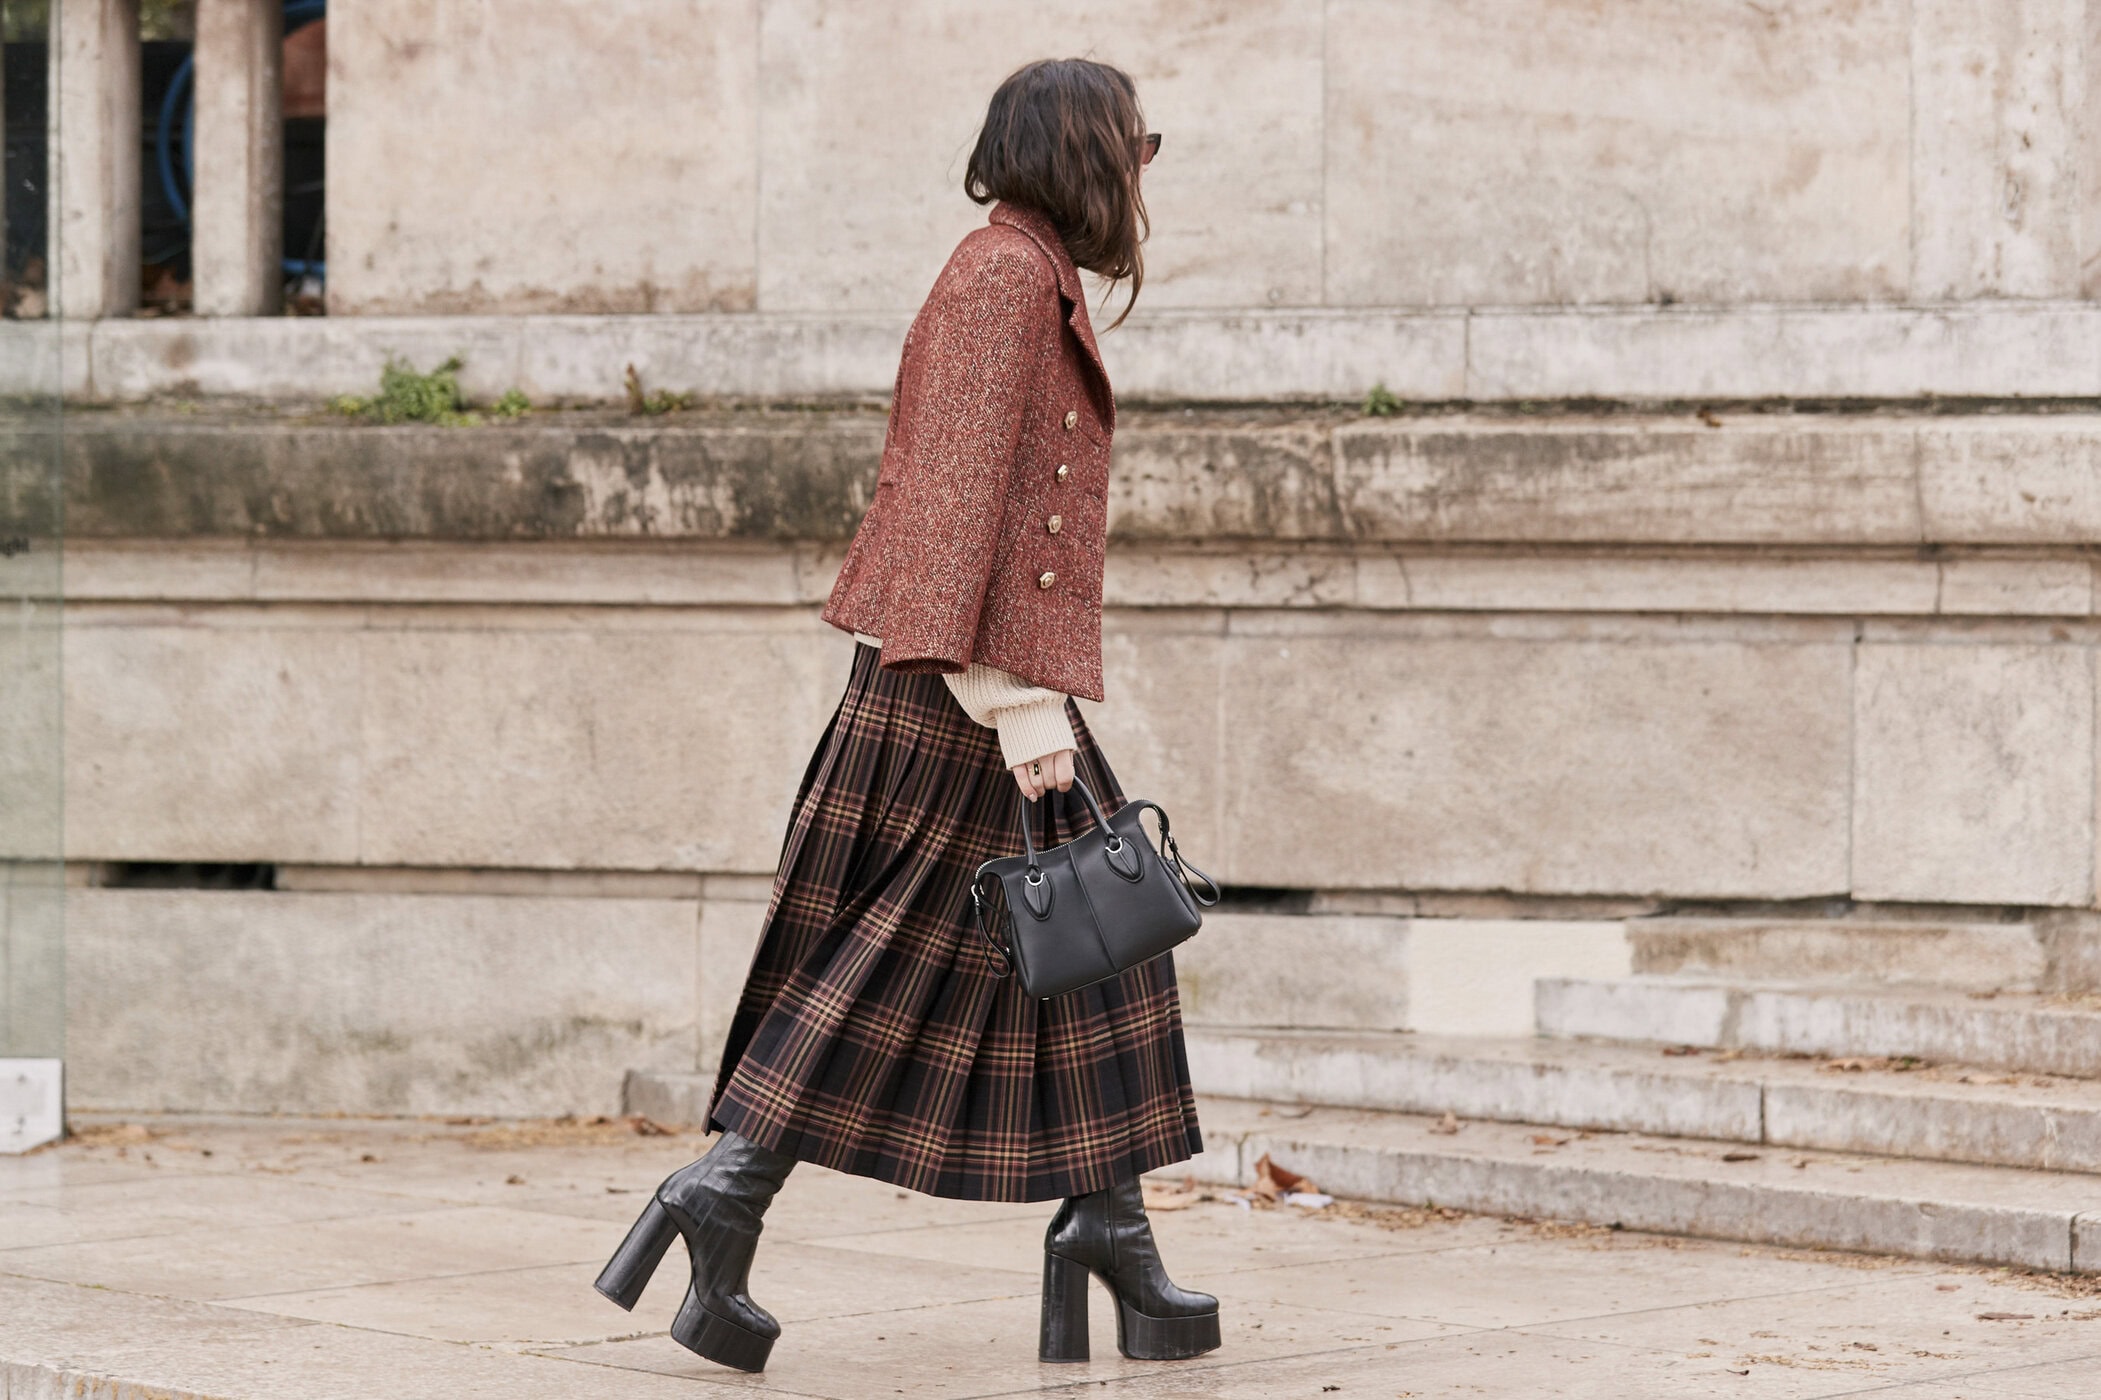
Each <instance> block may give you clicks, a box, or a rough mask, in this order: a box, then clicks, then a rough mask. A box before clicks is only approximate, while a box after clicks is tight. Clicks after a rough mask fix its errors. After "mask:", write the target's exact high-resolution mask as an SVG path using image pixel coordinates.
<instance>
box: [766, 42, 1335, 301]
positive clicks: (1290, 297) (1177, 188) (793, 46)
mask: <svg viewBox="0 0 2101 1400" xmlns="http://www.w3.org/2000/svg"><path fill="white" fill-rule="evenodd" d="M763 25H764V40H763V45H762V53H763V58H762V74H761V91H762V93H763V94H764V100H765V104H766V110H765V121H764V122H763V124H762V131H761V137H760V140H761V143H762V145H761V149H760V153H759V159H760V161H761V162H762V164H763V168H764V170H765V178H764V179H763V180H762V181H761V182H760V184H761V191H762V196H761V200H762V202H761V208H760V235H759V243H760V248H761V250H762V251H761V261H760V293H759V304H760V305H761V306H762V307H763V308H765V309H766V310H768V311H789V310H792V311H826V312H829V311H833V310H836V309H839V308H852V309H857V310H858V309H868V308H878V307H879V308H897V307H905V308H910V307H916V306H917V305H918V304H919V301H920V299H921V298H923V297H924V296H925V295H926V293H927V289H928V288H929V287H930V286H931V285H932V283H933V279H934V275H935V273H936V272H938V271H939V269H940V267H941V263H942V260H943V259H944V258H946V257H947V256H948V252H949V249H950V248H951V247H952V246H953V245H954V243H955V240H956V239H958V238H960V237H961V236H962V235H963V234H964V233H966V232H967V231H969V230H970V229H971V228H973V227H976V226H977V225H979V224H982V223H983V222H984V221H985V217H986V215H985V211H984V210H982V209H979V208H977V207H975V206H974V205H972V204H971V203H970V201H969V200H968V199H966V198H965V197H964V195H963V193H962V190H961V185H962V179H963V171H964V163H965V161H966V160H967V158H968V156H969V154H970V150H971V146H972V143H973V141H974V140H975V138H976V135H977V130H978V125H979V123H980V122H981V121H982V120H983V118H984V115H985V103H986V100H987V98H989V97H990V96H991V94H992V91H993V89H994V88H995V87H997V86H998V84H999V82H1000V80H1001V79H1002V78H1004V77H1005V76H1006V75H1007V74H1008V73H1009V72H1011V71H1013V70H1014V69H1015V68H1017V67H1019V66H1020V65H1021V64H1023V63H1025V62H1027V61H1029V60H1031V59H1035V58H1038V57H1041V56H1044V55H1046V54H1062V53H1085V54H1088V55H1090V56H1093V57H1097V58H1099V59H1101V60H1102V61H1104V62H1108V63H1114V64H1117V65H1118V66H1120V67H1124V68H1126V69H1127V70H1128V71H1129V72H1130V74H1131V76H1132V78H1133V79H1134V80H1135V81H1136V83H1137V87H1138V94H1139V100H1140V102H1141V103H1143V104H1144V105H1145V107H1146V108H1147V110H1148V111H1149V112H1150V113H1152V114H1153V120H1154V129H1160V128H1161V127H1162V126H1163V125H1164V126H1165V127H1166V129H1167V134H1166V140H1165V142H1164V144H1163V147H1162V154H1161V156H1160V159H1159V161H1158V162H1157V163H1156V164H1155V165H1154V166H1153V167H1152V168H1151V169H1149V170H1148V171H1147V174H1146V180H1145V194H1146V201H1147V204H1148V206H1149V209H1150V211H1151V214H1152V220H1153V230H1154V231H1153V235H1152V238H1151V240H1150V241H1149V242H1148V244H1147V246H1146V285H1145V292H1144V296H1145V302H1146V304H1147V305H1148V306H1191V305H1193V306H1220V305H1230V306H1248V307H1266V306H1275V305H1285V306H1305V305H1311V304H1317V303H1318V302H1319V301H1320V263H1321V258H1320V240H1321V223H1320V221H1321V201H1322V183H1323V181H1322V174H1323V172H1322V167H1321V154H1320V150H1321V123H1322V109H1321V96H1322V91H1323V83H1322V52H1321V34H1322V17H1321V14H1320V12H1319V11H1318V10H1317V9H1313V8H1310V7H1308V6H1305V5H1299V4H1293V3H1290V0H1253V3H1239V4H1233V5H1223V4H1217V3H1208V4H1203V5H1199V6H1197V7H1195V9H1193V10H1192V9H1190V8H1189V7H1187V6H1178V5H1173V4H1169V3H1165V0H1142V3H1140V4H1139V5H1137V6H1136V7H1135V8H1134V7H1132V6H1130V5H1112V4H1104V3H1100V0H1054V2H1053V3H1048V4H1040V5H1034V6H1024V7H1012V6H998V7H994V6H985V5H976V4H970V3H965V2H964V0H939V3H930V4H922V5H914V6H908V7H883V6H877V7H869V6H861V5H842V4H837V3H832V2H831V0H784V2H781V0H777V3H773V4H769V5H767V6H765V7H764V19H763ZM1168 33H1172V35H1173V43H1172V44H1171V45H1168V44H1164V43H1162V42H1159V40H1158V38H1157V37H1155V36H1162V35H1165V34H1168ZM877 55H879V56H880V57H879V58H874V59H873V61H872V58H873V56H877ZM872 113H880V114H881V121H880V123H878V124H876V125H871V118H870V114H872ZM878 127H879V129H880V131H881V139H880V140H875V141H871V139H870V134H871V132H872V131H874V130H876V129H878ZM1228 133H1230V135H1228ZM1250 190H1259V191H1261V195H1260V197H1259V198H1253V199H1250V198H1248V197H1247V192H1248V191H1250ZM1094 300H1095V301H1096V302H1097V303H1098V302H1099V297H1098V296H1097V297H1095V298H1094ZM1121 305H1122V299H1121V296H1118V297H1117V298H1116V299H1115V302H1114V309H1108V308H1102V309H1097V311H1096V313H1095V314H1096V316H1097V317H1098V319H1099V321H1100V322H1101V323H1102V324H1106V323H1107V321H1108V320H1109V319H1110V318H1111V317H1112V316H1113V315H1114V310H1115V309H1120V308H1121Z"/></svg>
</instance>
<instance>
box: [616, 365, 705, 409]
mask: <svg viewBox="0 0 2101 1400" xmlns="http://www.w3.org/2000/svg"><path fill="white" fill-rule="evenodd" d="M624 382H625V383H626V385H627V411H628V412H629V413H646V414H650V415H652V416H654V415H656V414H659V413H671V412H673V411H675V410H677V409H681V408H691V407H692V406H693V396H692V395H691V394H674V393H672V392H671V391H670V390H669V389H658V390H655V391H654V392H651V393H646V394H645V393H644V392H642V376H641V375H640V374H638V373H636V371H635V367H634V366H633V365H629V366H628V367H627V374H626V375H625V377H624Z"/></svg>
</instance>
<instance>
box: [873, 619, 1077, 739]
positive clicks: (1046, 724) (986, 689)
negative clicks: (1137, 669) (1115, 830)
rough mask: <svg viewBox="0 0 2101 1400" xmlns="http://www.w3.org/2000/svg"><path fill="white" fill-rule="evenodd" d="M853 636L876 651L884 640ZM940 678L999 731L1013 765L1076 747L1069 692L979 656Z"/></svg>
mask: <svg viewBox="0 0 2101 1400" xmlns="http://www.w3.org/2000/svg"><path fill="white" fill-rule="evenodd" d="M854 640H855V641H857V642H866V643H868V645H870V646H872V647H875V648H877V649H878V650H880V649H881V647H882V645H883V642H882V638H880V637H871V636H869V635H868V634H867V633H866V632H856V633H854ZM941 679H942V680H944V681H947V682H948V688H949V690H950V691H951V692H953V693H954V695H955V697H956V701H957V703H958V704H960V705H962V707H963V712H964V713H965V714H967V715H969V716H970V717H971V718H972V719H974V720H976V721H977V722H978V723H979V724H982V725H984V726H985V727H986V728H988V729H996V730H998V731H999V751H1000V753H1001V754H1002V755H1003V756H1004V757H1005V758H1006V760H1007V766H1008V767H1009V768H1012V767H1014V766H1015V765H1017V764H1022V763H1027V762H1028V761H1029V760H1030V759H1032V758H1041V757H1043V756H1044V755H1045V754H1049V753H1056V752H1057V751H1058V750H1059V749H1070V748H1077V747H1078V745H1077V743H1075V741H1074V739H1073V736H1072V723H1071V721H1069V720H1067V719H1066V718H1065V699H1066V697H1065V696H1064V695H1063V694H1062V693H1061V692H1059V691H1055V690H1046V689H1045V688H1044V687H1042V686H1040V685H1030V684H1029V683H1028V682H1026V681H1024V680H1022V679H1021V678H1020V677H1019V676H1017V675H1015V674H1014V673H1013V672H1012V671H1002V670H1000V669H999V668H998V667H997V666H987V665H985V664H984V663H983V662H979V661H973V662H971V663H970V665H969V666H968V667H966V668H965V669H964V670H962V671H959V672H952V673H948V674H944V675H943V676H942V677H941Z"/></svg>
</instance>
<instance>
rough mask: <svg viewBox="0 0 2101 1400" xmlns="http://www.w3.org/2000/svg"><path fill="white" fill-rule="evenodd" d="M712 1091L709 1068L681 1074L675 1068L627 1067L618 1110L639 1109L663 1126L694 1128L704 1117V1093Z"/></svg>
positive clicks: (706, 1108)
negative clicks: (629, 1068)
mask: <svg viewBox="0 0 2101 1400" xmlns="http://www.w3.org/2000/svg"><path fill="white" fill-rule="evenodd" d="M714 1092H715V1075H714V1072H713V1071H712V1070H707V1071H702V1072H698V1073H692V1074H681V1073H679V1072H677V1071H675V1070H649V1069H631V1070H629V1071H628V1072H627V1084H626V1088H625V1089H624V1090H623V1091H622V1097H621V1105H622V1107H621V1111H622V1112H623V1113H639V1114H641V1115H642V1116H643V1117H644V1118H647V1119H648V1120H649V1121H650V1122H652V1123H660V1124H662V1125H664V1126H665V1127H667V1128H672V1127H687V1128H697V1127H700V1126H701V1125H702V1124H703V1122H704V1121H705V1119H706V1118H707V1112H708V1096H709V1095H710V1094H712V1093H714Z"/></svg>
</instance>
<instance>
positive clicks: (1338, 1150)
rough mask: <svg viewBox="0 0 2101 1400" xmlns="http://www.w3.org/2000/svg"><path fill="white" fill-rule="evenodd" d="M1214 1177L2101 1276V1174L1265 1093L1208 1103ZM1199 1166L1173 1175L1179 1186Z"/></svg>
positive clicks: (1201, 1168)
mask: <svg viewBox="0 0 2101 1400" xmlns="http://www.w3.org/2000/svg"><path fill="white" fill-rule="evenodd" d="M1202 1113H1203V1129H1204V1141H1205V1146H1206V1148H1207V1149H1208V1150H1207V1152H1206V1154H1205V1156H1204V1158H1202V1159H1201V1160H1200V1161H1198V1162H1197V1163H1195V1164H1193V1165H1194V1166H1195V1167H1196V1168H1197V1170H1196V1172H1195V1175H1197V1176H1198V1178H1199V1179H1200V1180H1205V1181H1214V1182H1221V1183H1225V1184H1229V1185H1247V1184H1249V1183H1250V1182H1251V1181H1252V1179H1253V1174H1254V1171H1255V1164H1256V1163H1257V1162H1258V1161H1260V1160H1261V1158H1262V1157H1263V1155H1264V1154H1267V1155H1268V1156H1269V1157H1270V1158H1271V1159H1272V1160H1273V1161H1274V1162H1276V1163H1277V1164H1279V1165H1281V1166H1284V1167H1288V1168H1289V1169H1291V1170H1292V1171H1296V1172H1300V1173H1303V1174H1305V1175H1306V1176H1309V1177H1311V1178H1312V1179H1313V1180H1314V1181H1315V1182H1316V1183H1317V1184H1318V1185H1319V1186H1320V1187H1321V1189H1322V1190H1324V1191H1329V1192H1333V1193H1334V1194H1336V1195H1338V1196H1347V1197H1352V1198H1356V1199H1360V1200H1370V1201H1385V1202H1391V1203H1395V1204H1400V1205H1411V1206H1442V1207H1446V1208H1450V1209H1457V1210H1464V1211H1478V1212H1481V1213H1483V1214H1489V1215H1508V1216H1525V1217H1530V1218H1534V1219H1547V1220H1569V1221H1577V1222H1581V1223H1585V1224H1591V1225H1601V1226H1606V1227H1616V1228H1624V1229H1629V1230H1652V1231H1658V1232H1661V1233H1665V1234H1680V1235H1697V1236H1702V1237H1706V1238H1710V1239H1725V1240H1742V1241H1745V1242H1747V1243H1754V1244H1769V1245H1790V1246H1797V1247H1803V1248H1813V1249H1840V1250H1853V1251H1858V1252H1863V1253H1871V1254H1894V1255H1902V1256H1906V1257H1910V1258H1918V1259H1945V1260H1957V1261H1963V1262H1969V1263H1983V1264H2001V1265H2007V1266H2010V1267H2015V1268H2024V1269H2048V1270H2057V1271H2065V1270H2078V1271H2080V1272H2087V1273H2094V1272H2101V1181H2096V1180H2095V1179H2094V1178H2093V1177H2090V1176H2084V1175H2079V1174H2070V1173H2059V1172H2043V1171H2029V1170H2023V1169H2020V1168H2014V1167H1985V1166H1971V1165H1968V1164H1964V1163H1954V1162H1918V1161H1908V1160H1903V1159H1899V1158H1892V1157H1879V1156H1865V1155H1857V1154H1847V1153H1835V1152H1821V1151H1816V1150H1796V1149H1774V1148H1751V1147H1745V1146H1743V1145H1742V1144H1738V1143H1732V1142H1715V1141H1709V1140H1704V1139H1694V1138H1668V1137H1654V1136H1648V1135H1642V1134H1631V1133H1578V1132H1574V1131H1571V1130H1569V1129H1556V1128H1550V1127H1545V1126H1542V1125H1537V1124H1524V1123H1486V1122H1461V1123H1459V1124H1458V1125H1457V1126H1458V1130H1457V1131H1456V1132H1451V1131H1443V1130H1442V1129H1444V1128H1445V1126H1446V1125H1445V1124H1443V1123H1442V1122H1441V1121H1440V1120H1439V1119H1438V1118H1435V1117H1431V1116H1428V1115H1422V1114H1403V1113H1378V1112H1368V1111H1363V1110H1347V1109H1326V1108H1306V1107H1304V1106H1303V1105H1301V1106H1285V1105H1276V1104H1262V1103H1257V1102H1254V1101H1250V1100H1223V1099H1209V1098H1207V1099H1206V1100H1204V1102H1203V1104H1202ZM1188 1170H1189V1169H1188V1168H1186V1167H1174V1168H1169V1169H1167V1170H1166V1171H1164V1172H1162V1173H1160V1175H1161V1176H1163V1177H1168V1178H1173V1177H1176V1176H1179V1175H1181V1174H1183V1173H1185V1172H1187V1171H1188Z"/></svg>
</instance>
